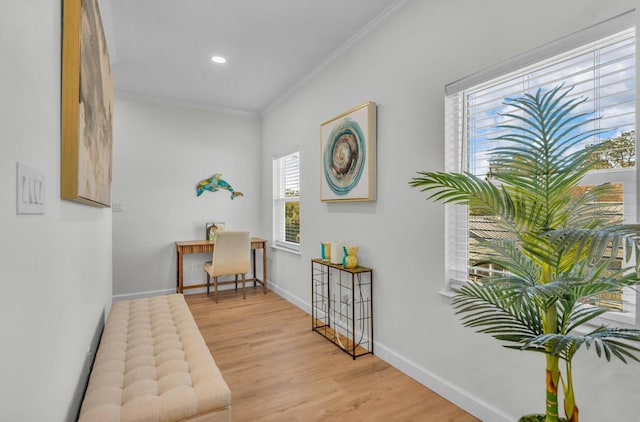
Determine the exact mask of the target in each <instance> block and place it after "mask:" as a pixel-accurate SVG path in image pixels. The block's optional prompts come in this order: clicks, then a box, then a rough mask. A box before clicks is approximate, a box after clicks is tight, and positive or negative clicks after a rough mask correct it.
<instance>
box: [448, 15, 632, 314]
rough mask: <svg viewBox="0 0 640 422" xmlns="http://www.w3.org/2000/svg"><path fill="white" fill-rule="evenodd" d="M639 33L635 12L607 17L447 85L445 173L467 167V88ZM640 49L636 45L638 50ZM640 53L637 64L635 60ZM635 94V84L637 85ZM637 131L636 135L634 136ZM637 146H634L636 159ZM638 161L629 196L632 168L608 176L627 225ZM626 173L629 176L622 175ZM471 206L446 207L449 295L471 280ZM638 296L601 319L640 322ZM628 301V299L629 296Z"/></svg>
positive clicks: (593, 175)
mask: <svg viewBox="0 0 640 422" xmlns="http://www.w3.org/2000/svg"><path fill="white" fill-rule="evenodd" d="M632 28H634V29H635V18H634V13H633V12H628V13H625V14H622V15H619V16H616V17H615V18H612V19H609V20H607V21H605V22H602V23H600V24H597V25H594V26H592V27H589V28H587V29H585V30H583V31H580V32H577V33H574V34H571V35H569V36H567V37H565V38H562V39H560V40H558V41H556V42H553V43H550V44H547V45H545V46H542V47H540V48H538V49H535V50H532V51H530V52H528V53H525V54H523V55H520V56H518V57H515V58H514V59H511V60H508V61H506V62H504V63H501V64H499V65H496V66H493V67H491V68H488V69H485V70H483V71H481V72H478V73H476V74H473V75H470V76H468V77H466V78H463V79H460V80H458V81H455V82H453V83H451V84H448V85H447V86H446V87H445V94H446V95H445V104H444V105H445V171H446V172H464V171H467V169H468V168H469V164H468V163H469V152H468V147H469V138H468V126H467V125H468V124H469V121H468V116H467V104H466V101H467V96H466V95H465V93H466V92H467V91H469V90H472V89H476V88H477V87H480V86H483V85H485V84H488V83H491V82H492V81H496V80H499V79H501V78H504V79H506V77H507V76H508V75H509V74H512V73H514V72H519V71H521V70H522V69H524V68H528V67H530V66H535V65H536V64H541V65H542V63H544V62H545V61H547V60H549V59H554V58H556V57H557V56H559V55H562V54H564V53H566V52H569V51H571V50H574V49H576V48H579V47H582V46H584V45H585V44H589V43H594V42H598V41H599V40H601V39H604V38H606V37H608V36H611V35H614V34H617V33H621V32H623V31H626V30H629V29H632ZM636 41H637V34H636V35H635V36H634V43H635V44H636V45H637V42H636ZM636 48H637V47H636ZM637 57H638V56H637V52H636V53H635V60H634V63H635V62H637ZM637 72H638V66H635V69H634V74H633V75H634V78H635V80H636V81H637V79H638V78H637ZM634 90H635V82H634ZM637 101H638V100H637V96H636V97H635V101H634V112H635V116H634V120H633V121H634V124H635V127H634V130H636V129H637V127H638V122H637V121H638V113H637V110H636V109H637ZM636 133H637V132H636ZM637 151H638V142H636V157H637V156H638V154H637ZM637 166H638V163H637V159H636V167H634V169H633V176H632V177H631V179H633V182H634V183H635V186H633V187H634V188H635V189H632V190H633V192H629V190H628V189H627V187H628V185H627V184H626V183H628V180H629V178H630V177H629V173H631V171H630V170H628V169H626V170H620V171H619V172H618V173H619V174H612V175H611V177H607V180H608V181H611V182H614V183H615V182H617V181H619V180H621V178H622V179H623V180H626V181H627V182H625V184H624V187H625V188H624V197H625V199H624V208H625V223H630V222H633V221H637V220H638V212H637V211H638V207H637V206H636V197H637V195H636V194H637V191H638V186H639V185H638V183H637V178H638V170H637V169H638V167H637ZM602 173H603V172H602V171H598V170H595V171H593V172H590V173H589V174H587V175H586V177H585V179H584V180H583V184H590V183H593V182H598V181H601V180H602V178H603V174H602ZM622 173H626V174H622ZM468 215H469V212H468V207H467V206H465V205H455V204H446V206H445V272H446V282H445V286H444V290H443V291H442V293H443V294H445V295H448V296H450V295H452V294H453V293H454V291H455V290H456V289H457V288H459V287H461V286H462V285H463V284H464V283H467V282H469V270H470V267H469V261H468V260H469V244H470V238H469V221H468ZM637 295H638V293H637V292H635V291H634V290H633V289H627V290H626V291H625V292H624V293H623V302H624V310H623V311H622V312H618V311H610V312H607V313H606V314H605V315H603V316H602V317H601V318H602V319H607V320H612V321H615V322H616V323H619V324H622V325H628V326H635V325H636V324H637V317H638V314H639V313H640V310H639V309H638V308H639V305H640V303H639V301H638V300H636V299H637ZM625 297H626V298H625Z"/></svg>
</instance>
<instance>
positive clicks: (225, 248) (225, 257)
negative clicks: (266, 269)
mask: <svg viewBox="0 0 640 422" xmlns="http://www.w3.org/2000/svg"><path fill="white" fill-rule="evenodd" d="M215 242H216V243H215V247H214V248H213V259H212V260H211V262H212V265H211V267H212V271H213V273H212V274H211V276H212V277H217V276H222V275H234V274H246V273H248V272H249V262H250V256H249V255H250V254H251V238H250V237H249V232H247V231H230V230H224V231H221V232H218V233H217V234H216V241H215Z"/></svg>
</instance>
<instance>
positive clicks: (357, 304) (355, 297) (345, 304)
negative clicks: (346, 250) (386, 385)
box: [311, 259, 373, 359]
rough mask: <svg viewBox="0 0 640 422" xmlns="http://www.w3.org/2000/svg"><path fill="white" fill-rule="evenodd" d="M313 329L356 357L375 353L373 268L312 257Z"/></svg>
mask: <svg viewBox="0 0 640 422" xmlns="http://www.w3.org/2000/svg"><path fill="white" fill-rule="evenodd" d="M311 329H312V330H313V331H315V332H317V333H318V334H320V335H321V336H323V337H324V338H326V339H327V340H329V341H330V342H332V343H333V344H335V345H336V346H338V348H340V349H341V350H343V351H344V352H346V353H347V354H349V355H350V356H351V357H352V358H353V359H355V358H357V357H360V356H364V355H368V354H373V270H372V269H371V268H367V267H361V266H358V267H355V268H351V269H349V268H344V267H343V266H342V265H337V264H331V263H330V262H329V261H323V260H322V259H312V260H311Z"/></svg>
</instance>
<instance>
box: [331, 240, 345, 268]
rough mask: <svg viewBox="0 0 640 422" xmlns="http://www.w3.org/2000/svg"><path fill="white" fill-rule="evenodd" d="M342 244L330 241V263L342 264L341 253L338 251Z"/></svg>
mask: <svg viewBox="0 0 640 422" xmlns="http://www.w3.org/2000/svg"><path fill="white" fill-rule="evenodd" d="M342 245H343V243H342V242H331V250H332V251H333V253H332V254H331V258H330V262H331V263H332V264H342V254H341V253H340V251H341V250H342Z"/></svg>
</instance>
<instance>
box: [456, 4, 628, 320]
mask: <svg viewBox="0 0 640 422" xmlns="http://www.w3.org/2000/svg"><path fill="white" fill-rule="evenodd" d="M630 15H632V14H631V13H629V14H626V15H622V16H620V17H618V18H616V19H613V20H610V21H607V22H605V23H603V24H602V25H600V26H595V27H591V28H588V29H587V30H585V31H584V33H577V34H573V35H572V36H570V37H567V38H566V39H563V40H561V41H559V42H557V43H552V44H550V45H548V46H545V47H542V48H540V49H537V50H535V51H533V52H531V53H530V54H525V55H522V56H520V57H518V58H516V59H514V60H511V61H509V62H507V63H505V64H504V65H503V66H495V67H493V68H491V69H488V70H486V71H483V72H480V73H479V74H476V75H472V76H470V77H469V78H465V79H462V80H460V81H456V82H454V83H452V84H450V85H448V86H447V87H446V94H447V95H446V97H445V116H446V117H445V118H446V124H445V138H446V154H447V156H446V160H445V166H446V171H455V172H461V171H468V172H470V173H473V174H475V175H477V176H480V177H490V173H491V168H490V163H489V153H490V151H491V150H492V149H493V148H495V147H496V146H497V144H496V141H495V140H494V139H495V138H496V137H498V136H500V135H501V134H502V133H501V130H502V131H504V130H505V129H497V128H496V126H497V125H499V124H514V122H513V121H509V120H508V119H507V118H506V117H503V116H501V115H500V114H503V113H508V112H512V111H513V109H509V108H508V107H506V106H505V105H504V104H503V101H504V99H505V98H517V97H521V96H523V95H524V94H525V93H535V92H536V91H537V90H538V89H542V90H543V91H547V90H550V89H552V88H554V87H556V86H558V85H560V84H564V86H565V87H573V89H572V92H571V94H570V97H586V98H588V101H586V102H585V103H583V104H582V105H581V107H580V109H578V110H576V113H583V112H588V113H593V115H594V116H596V117H599V119H598V120H596V122H594V125H597V128H598V129H601V130H602V132H601V133H600V134H599V135H598V138H596V139H594V138H591V139H588V140H585V141H584V145H583V147H584V146H586V145H587V144H592V143H597V142H603V141H606V140H610V139H618V140H620V139H622V140H626V143H625V142H622V141H621V142H616V143H612V149H611V150H610V151H609V153H608V154H607V157H608V158H609V160H607V159H604V158H603V159H602V161H603V164H602V166H601V168H599V169H598V170H594V171H591V172H590V173H589V174H588V175H587V176H586V177H585V179H584V184H585V185H587V184H600V183H604V182H612V183H615V184H619V185H620V186H621V192H622V193H621V195H620V197H621V200H620V202H621V204H620V207H619V208H620V211H619V213H620V214H621V215H622V217H623V218H624V221H625V222H627V223H633V222H635V221H636V220H637V213H636V167H635V151H636V146H635V123H636V116H635V104H636V100H635V75H636V70H635V63H636V54H635V39H636V35H635V28H633V27H631V25H632V24H633V19H631V18H630ZM559 50H561V52H560V51H559ZM545 53H546V54H545ZM523 64H526V65H523ZM518 65H520V67H518ZM611 157H614V158H613V159H611ZM481 220H482V217H478V216H475V217H474V216H471V215H470V214H469V210H468V209H467V207H464V206H459V205H447V210H446V224H445V230H446V242H447V244H446V251H447V253H446V265H447V280H448V286H449V287H457V286H459V285H461V284H462V283H465V282H467V281H468V280H472V279H475V278H478V277H480V278H481V277H482V276H483V275H486V274H487V273H488V272H490V271H491V270H492V269H491V268H483V269H481V270H478V269H476V268H474V267H473V261H474V254H479V253H482V251H478V250H474V247H475V246H474V239H475V238H487V237H499V236H500V233H497V232H496V231H494V230H492V229H491V227H492V226H491V223H490V221H481ZM483 271H484V274H483ZM635 297H636V294H635V293H634V292H632V291H631V290H629V291H628V292H624V293H623V299H624V301H623V305H622V306H623V310H624V311H625V312H628V313H630V314H632V315H633V316H634V318H635Z"/></svg>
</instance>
